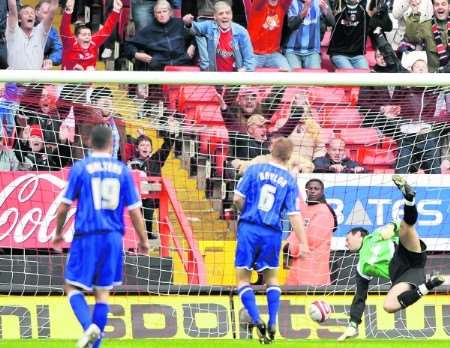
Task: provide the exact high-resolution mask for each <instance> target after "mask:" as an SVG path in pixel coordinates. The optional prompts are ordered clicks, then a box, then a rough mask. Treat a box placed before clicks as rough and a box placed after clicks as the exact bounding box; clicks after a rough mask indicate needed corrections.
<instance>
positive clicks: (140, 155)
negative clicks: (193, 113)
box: [128, 119, 179, 239]
mask: <svg viewBox="0 0 450 348" xmlns="http://www.w3.org/2000/svg"><path fill="white" fill-rule="evenodd" d="M178 128H179V124H178V122H177V121H175V120H173V119H172V120H169V125H168V132H163V134H162V135H163V139H164V142H163V144H162V145H161V147H160V148H159V150H157V151H155V152H154V153H153V144H152V140H151V139H150V138H149V137H147V136H146V135H144V134H141V135H139V136H138V138H137V139H136V153H135V154H136V156H135V157H134V158H133V159H132V160H131V161H129V162H128V166H129V167H130V168H131V169H136V170H140V171H142V172H143V173H144V175H145V176H156V177H160V176H162V173H161V169H162V167H163V166H164V164H165V163H166V160H167V158H168V157H169V155H170V152H171V151H172V148H173V144H174V140H175V137H176V136H177V133H178ZM142 206H143V211H144V219H145V227H146V229H147V235H148V239H157V238H158V237H157V236H156V235H155V234H154V233H153V213H154V211H155V209H158V208H159V199H151V198H149V199H143V200H142Z"/></svg>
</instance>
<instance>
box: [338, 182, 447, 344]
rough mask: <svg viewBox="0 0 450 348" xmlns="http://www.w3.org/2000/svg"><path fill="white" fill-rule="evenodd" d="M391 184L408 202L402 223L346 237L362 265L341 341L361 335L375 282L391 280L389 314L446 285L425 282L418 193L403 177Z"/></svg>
mask: <svg viewBox="0 0 450 348" xmlns="http://www.w3.org/2000/svg"><path fill="white" fill-rule="evenodd" d="M392 180H393V181H394V183H395V185H396V186H397V187H398V189H399V190H400V191H401V193H402V194H403V197H404V199H405V200H404V207H403V210H404V214H403V221H401V222H391V223H389V224H387V225H385V226H382V227H380V228H377V229H376V230H375V231H374V232H373V233H371V234H369V233H368V232H367V230H365V229H364V228H362V227H356V228H353V229H351V230H350V231H349V232H348V233H347V238H346V247H347V248H348V250H349V251H351V252H357V253H358V254H359V262H358V265H357V271H356V277H355V278H356V293H355V296H354V298H353V302H352V305H351V308H350V322H349V325H348V327H347V328H346V330H345V332H344V333H343V334H342V335H341V336H340V337H339V338H338V340H339V341H343V340H345V339H347V338H352V337H355V336H357V335H358V325H359V324H360V323H361V317H362V315H363V312H364V308H365V305H366V299H367V293H368V290H369V283H370V280H371V279H372V278H374V277H382V278H388V279H390V280H391V283H392V285H391V288H390V290H389V292H388V293H387V295H386V297H385V300H384V305H383V307H384V310H385V311H386V312H388V313H395V312H397V311H399V310H402V309H404V308H406V307H409V306H411V305H412V304H413V303H416V302H417V301H418V300H419V299H420V298H421V297H422V296H424V295H426V294H428V293H429V292H430V291H431V290H433V289H434V288H436V287H438V286H440V285H442V284H443V283H444V281H445V279H444V278H443V277H442V276H439V275H433V276H431V277H430V278H429V279H428V280H426V277H425V264H426V261H427V255H426V245H425V243H424V242H423V241H422V240H420V239H419V236H418V235H417V231H416V228H415V227H414V225H415V224H416V221H417V216H418V213H417V207H416V205H415V195H416V193H415V191H414V189H413V188H412V187H411V186H410V185H409V184H408V183H407V182H406V180H405V179H404V178H403V177H402V176H400V175H393V176H392Z"/></svg>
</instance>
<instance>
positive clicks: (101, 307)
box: [92, 302, 109, 348]
mask: <svg viewBox="0 0 450 348" xmlns="http://www.w3.org/2000/svg"><path fill="white" fill-rule="evenodd" d="M108 312H109V306H108V304H107V303H101V302H97V303H96V304H95V306H94V312H93V313H92V322H93V323H94V324H96V325H97V326H98V328H99V329H100V332H101V334H102V336H103V330H104V329H105V326H106V322H107V321H108ZM101 341H102V338H101V336H100V338H99V339H98V340H97V341H96V342H95V343H94V345H93V346H92V348H98V347H99V346H100V343H101Z"/></svg>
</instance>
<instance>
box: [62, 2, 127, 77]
mask: <svg viewBox="0 0 450 348" xmlns="http://www.w3.org/2000/svg"><path fill="white" fill-rule="evenodd" d="M73 4H74V0H68V1H67V3H66V9H65V11H64V16H63V19H62V22H61V28H60V33H61V39H62V42H63V57H62V64H61V66H62V69H63V70H95V67H96V65H97V58H98V50H99V48H100V46H101V45H102V44H103V43H104V42H105V41H106V40H107V39H108V37H109V36H110V35H111V34H112V32H113V30H114V27H115V26H116V24H117V22H118V21H119V17H120V11H121V9H122V2H121V0H114V8H113V11H112V12H111V14H110V15H109V17H108V18H107V20H106V22H105V24H104V26H103V27H102V28H101V29H100V30H99V31H98V32H97V33H95V34H94V35H92V32H91V29H90V28H89V27H88V26H86V25H79V26H77V27H76V28H75V35H74V34H73V33H72V31H71V29H70V18H71V15H72V12H73Z"/></svg>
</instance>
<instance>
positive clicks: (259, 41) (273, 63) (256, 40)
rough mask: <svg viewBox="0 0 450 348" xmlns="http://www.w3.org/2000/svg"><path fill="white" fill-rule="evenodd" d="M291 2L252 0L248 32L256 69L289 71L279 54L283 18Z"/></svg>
mask: <svg viewBox="0 0 450 348" xmlns="http://www.w3.org/2000/svg"><path fill="white" fill-rule="evenodd" d="M291 2H292V0H254V1H253V5H252V7H251V9H250V11H249V13H248V17H249V20H248V32H249V34H250V39H251V40H252V44H253V51H254V53H255V59H256V67H257V68H280V69H281V70H286V71H289V70H290V66H289V63H288V61H287V59H286V57H285V56H283V55H282V54H281V53H280V42H281V34H282V30H283V21H284V16H285V15H286V12H287V10H288V9H289V5H290V4H291Z"/></svg>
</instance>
